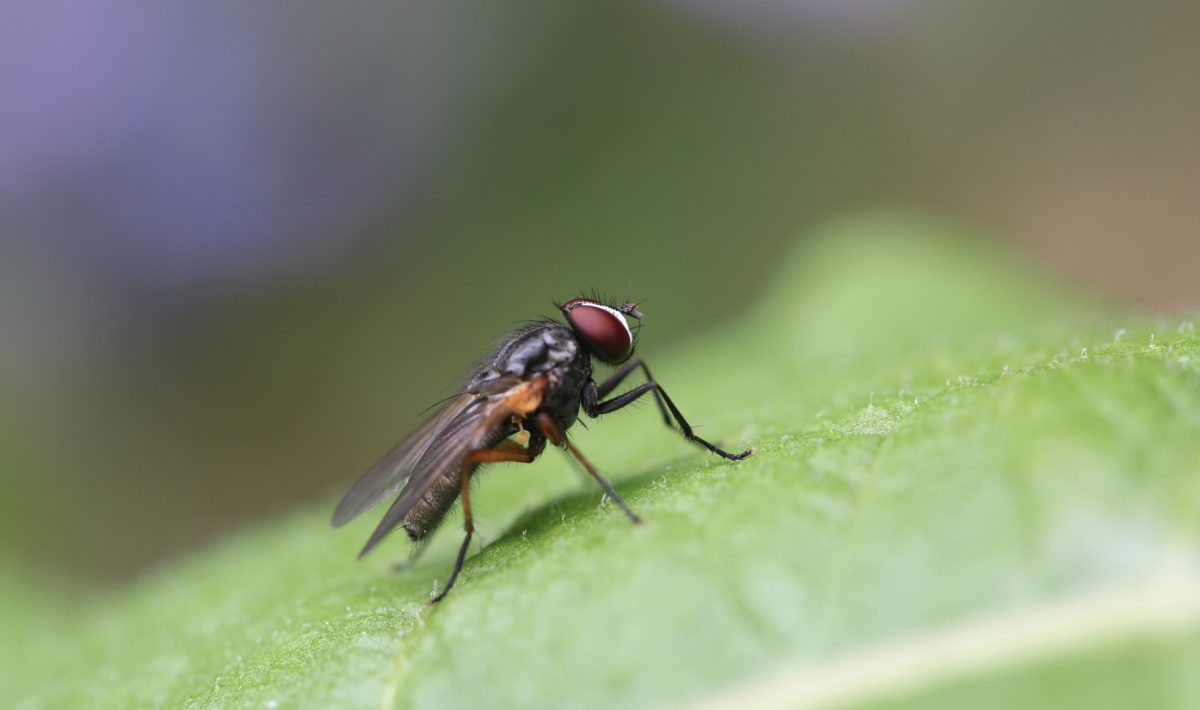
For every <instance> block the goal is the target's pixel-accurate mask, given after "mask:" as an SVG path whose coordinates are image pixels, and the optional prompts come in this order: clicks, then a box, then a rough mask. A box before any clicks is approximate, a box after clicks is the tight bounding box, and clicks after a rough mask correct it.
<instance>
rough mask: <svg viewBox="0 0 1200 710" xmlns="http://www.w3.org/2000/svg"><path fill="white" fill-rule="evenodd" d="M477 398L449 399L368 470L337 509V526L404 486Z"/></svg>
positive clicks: (334, 522) (461, 397) (463, 396)
mask: <svg viewBox="0 0 1200 710" xmlns="http://www.w3.org/2000/svg"><path fill="white" fill-rule="evenodd" d="M474 400H475V395H472V394H460V395H458V396H457V397H454V398H453V399H451V400H449V401H448V402H446V403H445V404H443V405H442V406H441V407H440V408H439V409H438V410H437V411H436V412H434V413H433V415H431V416H430V417H429V418H428V419H426V420H425V421H424V422H423V423H422V424H421V426H419V427H417V430H416V431H414V432H413V433H412V434H409V435H408V436H407V437H406V438H405V439H404V441H401V442H400V443H399V444H396V445H395V446H394V447H392V450H391V451H389V452H387V453H386V454H384V455H383V457H382V458H380V459H379V460H378V461H376V462H375V465H373V466H371V468H369V469H367V472H366V473H364V474H363V475H362V476H361V477H359V479H358V480H357V481H355V483H354V485H353V486H352V487H351V488H350V491H349V492H348V493H346V495H345V497H343V498H342V501H341V502H340V503H338V507H337V510H335V511H333V521H332V522H333V526H334V527H335V528H337V527H341V526H343V525H345V524H346V523H348V522H350V521H351V520H353V519H355V518H357V517H358V516H360V515H362V514H363V513H365V512H366V511H368V510H370V509H371V508H374V507H375V506H376V505H379V503H380V501H382V500H383V499H384V498H387V497H389V496H392V495H394V494H395V493H396V492H397V491H399V490H400V489H401V488H403V487H404V484H405V483H408V480H409V478H410V477H411V475H412V472H413V469H414V468H415V467H416V465H417V462H418V461H420V460H421V457H422V456H424V455H425V454H426V453H427V452H428V451H429V448H430V447H431V446H432V445H433V443H434V441H435V440H437V437H438V434H439V433H440V432H442V431H443V430H445V429H446V428H447V427H448V426H449V425H450V424H451V422H454V421H456V420H457V419H458V418H459V417H461V416H462V415H463V413H464V412H466V411H467V410H469V409H470V408H471V405H472V403H473V401H474Z"/></svg>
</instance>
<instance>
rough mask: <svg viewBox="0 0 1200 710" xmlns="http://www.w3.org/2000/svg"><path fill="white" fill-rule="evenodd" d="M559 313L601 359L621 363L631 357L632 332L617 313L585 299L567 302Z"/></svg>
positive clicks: (623, 317) (623, 318)
mask: <svg viewBox="0 0 1200 710" xmlns="http://www.w3.org/2000/svg"><path fill="white" fill-rule="evenodd" d="M562 310H563V314H564V315H566V317H567V321H569V322H570V323H571V327H572V328H574V329H575V332H576V333H578V334H579V335H580V336H582V337H583V339H584V340H585V341H587V344H588V345H591V346H592V349H593V350H595V351H596V353H597V354H598V355H599V356H601V357H602V358H603V359H604V360H606V361H608V362H610V363H616V362H621V361H622V360H624V359H626V358H628V357H629V356H630V355H631V354H633V333H631V332H630V331H629V324H628V323H626V322H625V316H623V315H621V312H620V311H618V310H616V309H614V308H610V307H608V306H606V305H604V304H603V303H597V302H595V301H592V300H589V299H586V298H576V299H575V300H573V301H567V302H566V303H564V304H563V307H562Z"/></svg>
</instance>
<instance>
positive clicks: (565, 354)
mask: <svg viewBox="0 0 1200 710" xmlns="http://www.w3.org/2000/svg"><path fill="white" fill-rule="evenodd" d="M581 352H582V347H581V346H580V344H579V341H578V340H576V339H575V336H574V334H573V333H571V331H570V329H569V328H567V327H566V326H563V325H560V324H558V323H539V324H537V325H535V326H531V327H528V328H523V329H521V330H519V331H517V332H515V333H513V334H512V335H510V336H509V337H508V339H506V340H505V342H504V343H503V345H501V347H500V350H499V351H498V352H497V354H496V360H495V362H494V363H493V365H492V366H493V367H494V368H495V369H496V370H497V371H498V372H500V373H502V374H505V375H515V376H517V377H529V376H530V375H534V374H537V373H544V372H549V371H550V370H553V369H555V368H558V367H560V366H562V365H566V364H569V363H570V362H572V361H573V360H575V359H576V358H578V357H579V355H580V354H581Z"/></svg>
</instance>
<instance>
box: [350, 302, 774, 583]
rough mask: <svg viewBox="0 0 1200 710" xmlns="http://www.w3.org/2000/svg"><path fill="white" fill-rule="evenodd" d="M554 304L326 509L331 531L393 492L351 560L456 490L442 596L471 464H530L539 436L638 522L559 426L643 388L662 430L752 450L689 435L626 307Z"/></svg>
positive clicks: (444, 508)
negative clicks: (598, 377) (457, 507)
mask: <svg viewBox="0 0 1200 710" xmlns="http://www.w3.org/2000/svg"><path fill="white" fill-rule="evenodd" d="M558 310H559V312H560V313H561V314H562V316H563V318H564V319H565V320H566V322H567V324H566V325H563V324H562V323H559V322H558V321H554V320H551V319H545V320H542V321H538V322H535V323H533V324H531V325H527V326H525V327H523V328H520V329H519V330H516V331H514V332H512V333H510V334H509V335H508V336H506V337H505V338H504V340H503V342H501V344H500V346H499V348H498V349H497V350H496V352H495V353H494V354H492V355H491V356H489V357H488V358H487V359H486V360H484V362H483V364H482V365H481V366H480V368H479V369H478V370H477V371H476V372H475V374H474V375H472V377H471V379H470V380H469V381H468V383H467V385H466V387H464V388H463V391H462V392H461V393H460V394H457V395H455V396H454V397H452V398H450V399H449V400H447V401H446V402H445V403H443V404H442V405H441V406H440V407H439V408H438V410H437V411H436V412H434V413H433V414H432V415H431V416H430V417H429V418H428V419H426V420H425V422H424V423H422V424H421V425H420V426H419V427H417V430H416V431H414V432H413V433H412V434H410V435H409V436H408V437H407V438H406V439H404V440H403V441H401V442H400V443H399V444H397V445H396V446H395V447H394V448H392V450H391V451H389V452H387V453H386V454H384V456H383V458H381V459H379V461H377V462H376V463H375V465H374V466H372V467H371V468H370V469H368V470H367V472H366V473H364V474H363V475H362V477H361V478H359V479H358V481H357V482H355V484H354V485H353V486H352V487H351V488H350V491H349V492H348V493H346V496H345V497H344V498H342V500H341V502H340V503H338V506H337V510H335V511H334V513H333V526H334V527H340V526H342V525H345V524H346V523H347V522H349V521H351V520H353V519H354V518H356V517H358V516H359V515H361V514H363V513H364V512H366V511H367V510H369V509H371V508H373V507H375V506H376V505H378V504H379V503H380V502H381V501H383V500H384V499H385V498H389V497H391V496H393V495H395V496H396V500H395V501H394V502H393V503H392V505H391V507H390V508H388V511H387V513H385V514H384V516H383V519H382V520H381V521H380V522H379V525H378V526H377V527H376V528H375V531H374V532H373V533H372V534H371V537H370V538H369V539H368V540H367V543H366V545H364V546H363V548H362V551H361V552H359V555H358V556H359V557H360V558H361V557H362V556H363V555H366V554H367V553H368V552H370V551H371V550H372V549H373V548H374V547H375V546H376V545H378V544H379V542H380V541H381V540H382V539H383V538H384V537H385V536H386V535H387V534H388V533H390V532H391V531H392V530H394V529H396V528H397V527H403V528H404V531H405V533H407V534H408V537H409V539H410V540H412V541H413V542H414V543H417V544H420V543H422V542H423V541H424V540H426V539H427V538H428V537H429V535H430V534H432V533H433V531H434V530H436V529H437V527H438V525H439V524H440V523H441V522H442V519H443V518H444V517H445V516H446V513H447V512H448V511H449V510H450V508H451V506H453V505H454V501H455V500H457V499H458V498H459V497H460V496H461V497H462V508H463V525H464V528H465V531H466V536H465V537H464V538H463V542H462V546H461V547H460V548H459V549H458V557H457V558H456V559H455V561H454V571H453V572H452V573H451V574H450V580H449V581H448V582H447V583H446V587H445V588H444V589H443V590H442V591H441V593H440V594H438V595H437V596H436V597H435V598H434V599H433V603H437V602H439V601H441V600H442V599H443V598H445V596H446V594H447V593H449V591H450V589H451V587H453V586H454V581H455V580H456V579H457V578H458V573H459V572H460V571H462V567H463V560H464V559H465V558H466V555H467V548H468V545H469V544H470V542H471V537H472V536H473V535H474V534H475V527H474V523H473V521H472V517H471V488H470V482H471V476H472V475H474V474H475V472H476V471H477V470H478V469H479V467H480V465H481V464H487V463H498V462H502V461H511V462H518V463H530V462H532V461H533V460H534V459H536V458H537V457H538V456H539V455H540V454H541V453H542V451H543V450H545V448H546V443H547V442H549V443H551V444H554V445H555V446H557V447H560V448H562V449H564V450H566V451H567V452H569V453H570V455H571V456H574V457H575V459H576V460H577V461H578V462H579V463H580V464H581V465H582V466H583V468H584V469H586V470H587V472H588V474H590V475H591V477H592V478H594V479H595V480H596V483H598V484H599V485H600V487H601V488H602V489H603V490H604V492H605V493H606V494H608V497H609V498H611V499H612V500H613V501H615V502H616V503H617V504H618V505H619V506H620V507H621V510H623V511H625V515H627V516H629V519H630V520H632V521H633V522H634V523H640V522H641V518H639V517H638V516H637V514H635V513H634V512H633V511H632V510H631V509H630V508H629V506H628V505H627V504H626V503H625V501H624V500H623V499H622V498H621V496H620V495H618V494H617V492H616V491H615V490H614V489H613V487H612V485H611V484H610V483H609V482H608V481H607V480H606V479H605V478H604V477H603V476H601V475H600V472H599V471H597V470H596V468H595V467H594V466H592V464H591V463H590V462H589V461H588V460H587V458H585V457H584V455H583V454H582V453H580V452H579V449H577V448H576V447H575V445H574V444H572V443H571V441H570V439H568V438H567V435H566V431H567V430H568V429H570V428H571V425H572V424H574V423H575V421H576V419H577V418H578V417H579V410H580V409H582V410H583V412H584V413H585V414H587V415H588V416H589V417H599V416H600V415H602V414H608V413H609V412H615V411H617V410H618V409H621V408H623V407H626V406H628V405H629V404H631V403H633V402H634V401H635V400H637V399H638V398H640V397H642V396H643V395H646V394H647V393H652V395H653V397H654V399H655V401H656V402H657V404H658V408H659V411H660V412H661V413H662V417H663V421H665V422H666V424H667V426H668V427H671V428H675V425H678V427H679V431H680V432H681V433H682V434H683V437H684V438H685V439H687V440H688V441H691V442H693V443H695V444H698V445H700V446H703V447H704V448H706V449H708V450H709V451H711V452H712V453H714V454H716V455H718V456H720V457H722V458H725V459H729V460H731V461H740V460H741V459H744V458H746V457H747V456H749V455H750V454H751V453H752V450H746V451H743V452H741V453H737V454H731V453H729V452H727V451H725V450H723V449H721V448H719V447H717V446H715V445H713V444H711V443H709V442H708V441H705V440H704V439H702V438H700V437H699V436H697V435H696V433H695V432H694V431H693V430H692V427H691V426H690V425H689V424H688V423H687V420H686V419H684V418H683V415H682V414H680V412H679V408H678V407H676V406H675V403H674V402H672V401H671V398H670V397H669V396H667V392H666V390H664V389H663V387H662V385H660V384H658V383H657V382H656V381H655V380H654V377H653V376H652V375H651V374H650V369H649V368H648V367H646V363H645V362H643V361H642V360H636V359H633V352H634V348H635V346H636V338H635V335H634V331H632V330H631V329H630V327H629V323H628V321H627V319H628V318H632V319H635V320H637V321H639V322H640V321H641V320H642V314H641V313H640V312H639V311H638V310H637V306H636V304H633V303H626V304H624V305H622V306H612V305H608V304H605V303H603V302H601V301H600V300H598V299H595V298H576V299H573V300H570V301H567V302H566V303H564V304H562V305H559V306H558ZM593 358H595V359H596V360H597V361H599V362H601V363H603V364H604V365H608V366H613V367H617V370H616V372H614V373H612V374H611V375H610V376H609V377H607V378H606V379H605V380H603V381H602V382H599V383H597V382H596V381H595V380H594V379H593V378H592V359H593ZM636 370H641V371H642V373H643V374H644V375H645V376H646V382H643V383H642V384H640V385H638V386H636V387H634V388H632V389H630V390H628V391H627V392H624V393H623V394H619V395H616V396H612V397H610V396H609V395H610V394H611V393H612V391H613V390H614V389H616V387H617V386H618V385H620V384H621V382H622V381H624V380H625V378H626V377H628V376H629V375H630V374H632V373H633V372H634V371H636ZM522 431H528V432H529V438H528V442H527V443H526V445H525V446H522V445H520V444H518V443H517V442H516V441H514V440H513V439H512V437H513V436H514V435H516V434H518V433H520V432H522Z"/></svg>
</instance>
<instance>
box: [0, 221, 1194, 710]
mask: <svg viewBox="0 0 1200 710" xmlns="http://www.w3.org/2000/svg"><path fill="white" fill-rule="evenodd" d="M945 231H946V230H943V229H942V228H939V227H937V226H934V225H929V224H926V223H921V222H917V221H913V220H909V219H905V218H902V217H898V216H895V215H877V216H873V217H866V218H860V219H857V220H851V221H847V222H843V223H841V224H837V225H833V226H831V227H830V228H828V229H826V230H825V231H824V232H823V233H822V234H820V235H818V236H817V237H816V238H815V239H812V240H810V241H809V242H807V243H806V245H805V247H804V248H802V249H801V250H800V251H799V252H798V253H797V254H796V256H795V259H794V262H792V263H789V264H783V265H779V266H778V268H776V269H774V271H777V272H778V274H779V275H778V276H776V277H775V280H774V282H773V284H772V285H770V286H769V287H767V288H766V289H765V292H764V294H763V296H762V301H761V304H760V306H759V307H758V308H757V309H755V311H754V312H752V313H749V314H747V315H746V316H745V317H744V318H741V319H739V320H737V321H735V322H731V323H726V324H714V327H713V329H712V331H711V332H710V333H709V334H707V335H706V336H704V337H702V338H697V339H694V340H692V341H690V342H688V343H686V344H684V345H682V346H681V347H679V348H677V349H675V350H673V351H671V352H663V353H658V352H655V350H654V347H653V341H652V340H650V339H648V340H647V341H646V342H645V343H644V345H643V349H642V351H641V354H642V355H643V356H645V357H646V358H648V360H649V362H650V363H651V365H652V367H653V368H654V372H655V376H656V377H657V378H658V379H659V380H660V381H661V382H663V383H664V384H665V385H666V386H667V388H668V390H669V391H670V392H671V393H672V396H673V397H674V399H675V400H676V401H677V403H678V404H679V405H680V407H681V408H682V409H683V411H684V412H685V413H686V414H687V415H688V416H689V417H690V418H692V419H693V420H694V422H695V423H703V425H704V426H703V429H702V430H701V431H702V432H703V434H704V435H705V436H707V437H710V438H713V439H715V440H717V441H719V442H721V443H723V444H725V445H727V446H729V447H738V446H742V445H752V446H754V447H755V448H756V450H757V453H756V454H755V455H754V456H753V457H751V458H750V459H748V460H746V461H745V462H742V463H738V464H729V463H725V462H722V461H720V460H717V459H715V458H713V457H711V456H708V455H706V454H704V453H703V452H701V451H699V450H698V449H695V448H694V447H691V446H689V445H687V444H686V443H684V442H682V441H680V440H679V437H678V436H677V435H675V434H672V433H671V432H670V431H668V430H666V429H665V428H664V427H662V425H661V423H659V422H658V420H657V413H656V412H654V411H653V410H651V409H646V408H643V409H642V410H641V411H640V412H635V413H633V414H624V415H620V416H617V415H614V416H611V417H609V418H607V419H606V420H605V421H603V422H601V423H597V424H596V425H594V426H593V427H592V428H591V429H588V430H582V428H580V429H579V430H577V431H573V432H572V433H573V435H574V438H575V440H576V443H577V444H578V445H579V447H580V448H581V449H582V450H583V451H584V452H586V453H588V454H589V456H590V457H591V458H592V459H593V460H594V461H596V462H597V463H598V464H599V465H600V466H601V468H602V469H603V470H604V471H606V472H607V473H609V474H610V475H611V477H612V478H613V479H614V481H615V482H616V484H617V487H618V489H619V490H620V491H621V493H622V494H623V495H624V496H625V497H626V498H627V500H628V501H629V503H630V505H631V506H633V507H634V509H636V510H637V511H638V512H639V513H640V514H641V515H642V516H643V517H644V518H645V520H646V524H645V525H642V526H631V525H630V524H629V523H628V522H627V521H626V520H625V519H624V517H623V516H622V514H621V512H620V511H619V510H618V509H616V508H615V507H614V506H613V505H611V504H610V503H608V502H606V501H602V500H601V496H600V495H599V492H598V490H596V489H595V488H594V486H592V485H591V484H590V483H588V482H586V481H583V482H581V481H580V479H579V477H578V476H576V475H574V474H572V473H571V472H570V471H571V468H570V466H569V465H568V464H567V463H566V462H565V460H563V459H562V458H561V457H560V456H558V455H557V454H556V453H555V452H550V453H548V454H547V456H545V457H544V458H543V461H542V462H540V463H538V464H537V465H535V466H528V467H520V466H496V467H494V468H492V469H490V470H489V471H488V473H487V475H486V476H484V477H483V480H482V481H481V484H480V486H479V487H478V489H477V493H476V495H475V496H474V498H473V500H474V501H476V507H477V509H478V511H479V513H478V514H479V517H480V518H481V529H482V531H483V534H484V536H485V537H486V538H487V540H488V544H487V546H486V547H485V548H484V549H483V550H482V551H481V552H475V550H473V552H474V554H473V555H472V556H471V557H470V558H469V559H468V562H467V565H466V568H465V570H464V573H463V576H462V578H461V580H460V582H459V586H458V587H456V588H455V590H454V592H453V593H452V594H451V595H450V596H449V597H448V598H447V600H446V601H445V602H444V603H443V604H442V605H440V606H438V607H436V608H429V607H427V606H426V601H427V600H428V599H429V596H430V594H431V592H432V591H433V590H434V589H435V585H436V584H437V583H439V582H438V580H444V579H445V576H446V574H447V573H448V571H449V569H450V566H451V562H452V557H453V553H454V549H455V547H456V545H457V543H458V541H459V537H458V535H457V532H456V530H455V529H454V525H455V523H454V522H450V523H448V524H447V528H446V529H445V530H443V531H442V533H441V534H440V535H439V536H438V539H437V541H436V542H435V544H434V546H433V548H432V549H431V550H430V551H429V553H428V554H427V555H426V556H425V557H424V558H423V559H422V560H421V562H420V563H418V564H417V565H416V566H415V567H414V568H413V569H410V570H408V571H404V572H399V573H397V572H393V571H391V570H390V563H391V562H392V561H393V559H395V558H398V557H402V556H403V555H404V554H405V550H404V546H403V545H402V544H401V543H402V541H401V540H399V539H398V538H397V539H395V541H394V542H392V543H391V544H390V545H385V546H384V547H385V548H386V549H384V550H382V551H381V552H378V553H376V554H375V555H373V556H372V557H370V558H368V559H367V560H366V561H364V562H355V560H354V554H355V552H356V550H357V548H358V546H359V545H360V544H361V542H362V540H363V539H364V538H365V536H366V534H367V532H368V531H369V529H370V527H371V525H372V524H373V522H374V521H373V520H369V519H368V520H363V521H361V522H358V523H355V524H354V525H352V526H350V527H349V528H348V529H344V530H337V531H335V530H331V529H329V527H328V525H327V519H328V514H329V512H330V509H331V506H332V503H330V504H327V505H322V506H318V507H316V508H313V509H311V510H307V511H302V512H299V513H296V514H294V515H291V516H288V517H286V518H284V519H280V520H275V521H270V522H268V523H264V524H263V525H262V526H261V527H260V528H258V529H255V530H249V531H245V532H243V533H241V534H239V535H237V536H236V537H233V538H231V539H229V540H228V541H227V542H225V543H224V544H221V545H219V546H217V547H216V548H214V549H210V550H206V551H203V552H201V553H198V554H197V555H196V556H195V557H194V558H192V559H188V560H184V561H180V562H177V563H174V564H172V565H170V566H168V567H166V568H164V569H161V570H159V571H158V572H156V573H154V574H153V575H150V576H149V577H148V578H146V579H144V580H143V581H141V582H140V583H138V584H135V585H133V586H132V587H129V588H127V589H124V590H122V591H119V592H117V593H115V594H113V595H112V596H111V597H109V598H106V599H105V600H103V601H101V602H99V603H96V604H91V605H88V606H86V607H85V608H72V607H71V606H70V605H68V604H66V603H63V602H56V601H54V600H52V599H45V598H43V597H42V595H40V594H39V592H38V590H37V589H36V588H34V587H32V586H27V585H25V583H24V582H22V581H20V580H19V579H9V580H7V581H5V582H4V583H3V584H2V585H0V602H3V603H8V604H9V608H10V609H13V610H15V612H14V613H13V614H11V617H12V618H11V619H10V620H9V621H10V622H11V623H9V624H8V626H10V627H11V628H8V629H5V631H6V634H5V636H6V639H8V640H6V642H5V644H4V651H3V654H4V655H3V656H0V665H2V668H0V704H2V705H3V706H5V707H13V706H16V707H66V706H78V707H136V706H148V705H154V706H170V707H177V706H184V707H209V706H214V707H276V706H278V707H380V706H383V707H402V708H409V707H412V708H444V707H522V708H526V707H561V706H572V707H604V708H608V707H645V706H662V705H688V704H693V703H695V704H697V705H701V706H704V705H705V704H706V703H708V704H712V706H714V707H719V706H761V707H793V706H797V705H805V704H810V705H813V704H815V705H856V706H857V705H861V706H869V707H873V708H874V707H888V708H896V707H941V706H945V707H963V706H972V707H975V706H980V705H982V706H987V707H1013V706H1022V707H1032V706H1045V707H1055V708H1058V707H1064V706H1070V705H1073V704H1087V705H1088V706H1091V707H1095V706H1111V707H1128V706H1135V705H1137V704H1141V705H1154V706H1157V707H1172V706H1173V707H1197V706H1200V680H1198V679H1200V674H1197V673H1196V672H1195V669H1196V668H1197V667H1198V663H1197V661H1198V660H1200V543H1198V533H1200V436H1198V433H1200V337H1198V336H1197V334H1196V333H1195V331H1194V328H1193V326H1192V324H1191V323H1190V322H1188V321H1170V322H1168V321H1162V322H1148V321H1146V320H1145V319H1140V318H1135V317H1132V316H1128V315H1125V314H1117V315H1113V314H1107V313H1106V312H1105V311H1104V310H1103V309H1101V308H1100V307H1098V306H1097V305H1096V304H1093V303H1090V302H1088V301H1087V300H1085V299H1082V298H1079V297H1077V296H1073V295H1071V294H1069V293H1067V292H1065V291H1064V290H1063V289H1060V288H1058V287H1056V286H1055V285H1054V284H1053V283H1052V282H1051V281H1050V280H1048V279H1047V278H1046V277H1044V276H1039V275H1031V274H1028V273H1025V272H1023V271H1021V270H1019V269H1017V268H1015V267H1014V266H1013V265H1012V264H1011V263H1010V261H1009V260H1008V259H1007V257H1005V256H1004V255H1001V254H998V253H996V252H993V251H990V250H989V249H988V248H987V247H985V246H982V245H979V244H975V243H973V242H968V241H963V240H961V239H956V238H954V235H952V234H946V233H945ZM764 270H765V269H764ZM713 287H714V288H718V289H719V288H721V284H719V283H717V284H713ZM666 317H669V314H665V313H655V312H654V311H653V309H650V312H649V320H648V321H647V327H648V331H647V332H648V333H652V329H653V322H654V318H666ZM368 517H371V516H368ZM389 554H391V555H392V556H393V557H392V558H391V559H389V557H388V555H389ZM18 617H19V618H18Z"/></svg>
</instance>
